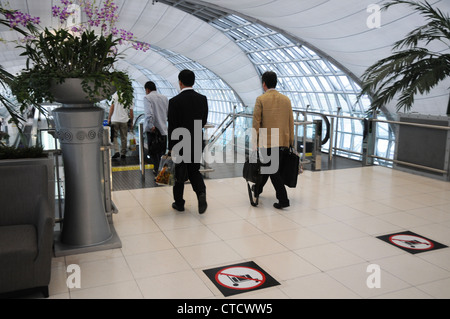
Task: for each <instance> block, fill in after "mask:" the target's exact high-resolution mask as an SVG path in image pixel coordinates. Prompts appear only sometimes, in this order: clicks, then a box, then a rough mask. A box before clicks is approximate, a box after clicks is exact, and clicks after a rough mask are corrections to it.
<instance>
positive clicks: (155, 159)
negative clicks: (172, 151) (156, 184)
mask: <svg viewBox="0 0 450 319" xmlns="http://www.w3.org/2000/svg"><path fill="white" fill-rule="evenodd" d="M153 136H154V134H151V133H150V132H147V146H148V155H150V163H151V164H153V169H154V170H155V171H156V172H158V171H159V162H161V156H163V155H164V154H166V148H167V146H166V145H167V135H163V136H162V137H163V139H164V142H163V144H164V146H161V149H160V150H158V152H150V145H151V143H152V137H153Z"/></svg>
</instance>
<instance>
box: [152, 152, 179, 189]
mask: <svg viewBox="0 0 450 319" xmlns="http://www.w3.org/2000/svg"><path fill="white" fill-rule="evenodd" d="M156 183H157V184H161V185H168V186H172V185H173V184H175V163H174V161H173V160H172V157H171V156H168V155H163V156H161V161H160V162H159V172H158V176H156Z"/></svg>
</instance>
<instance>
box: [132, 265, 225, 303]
mask: <svg viewBox="0 0 450 319" xmlns="http://www.w3.org/2000/svg"><path fill="white" fill-rule="evenodd" d="M186 263H188V262H187V261H186ZM188 264H189V263H188ZM186 271H191V272H192V273H194V274H195V276H196V278H197V279H198V280H199V281H200V282H201V283H202V284H203V285H204V286H205V288H206V289H208V291H209V292H210V293H211V295H212V296H216V295H215V293H214V291H212V290H211V289H210V288H209V286H208V285H207V284H206V282H205V281H204V280H203V279H202V278H201V277H200V276H199V274H198V273H197V271H196V269H195V268H193V267H191V268H190V269H183V270H177V271H172V272H168V273H161V274H154V275H149V276H145V277H139V278H136V285H137V286H138V288H139V290H140V291H141V294H142V297H143V298H144V299H146V298H145V296H144V293H143V292H142V290H141V286H140V285H139V283H138V282H137V281H141V280H148V279H152V278H153V279H155V278H158V277H163V276H171V275H175V274H179V273H183V272H186ZM188 299H189V298H188Z"/></svg>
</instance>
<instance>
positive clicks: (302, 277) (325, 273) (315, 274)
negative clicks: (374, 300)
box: [280, 269, 366, 299]
mask: <svg viewBox="0 0 450 319" xmlns="http://www.w3.org/2000/svg"><path fill="white" fill-rule="evenodd" d="M318 274H321V275H324V276H327V277H328V278H329V279H330V280H332V281H335V282H336V283H338V284H339V285H341V286H343V287H344V288H346V289H348V290H349V291H351V292H352V293H354V294H355V295H357V296H358V297H360V298H361V299H366V298H364V297H362V296H361V295H360V294H358V293H357V292H355V291H354V290H353V289H351V288H350V287H347V286H346V285H345V284H343V283H342V282H340V281H339V280H337V279H336V278H334V277H333V276H331V275H330V274H329V273H327V271H324V270H322V269H319V272H317V273H312V274H306V275H302V276H298V277H296V278H294V279H288V280H284V282H285V283H288V282H289V281H294V280H298V279H304V278H308V277H313V276H317V275H318ZM283 288H284V287H281V288H280V289H283ZM306 298H308V297H306ZM291 299H292V298H291ZM333 299H335V298H333Z"/></svg>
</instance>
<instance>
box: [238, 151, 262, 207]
mask: <svg viewBox="0 0 450 319" xmlns="http://www.w3.org/2000/svg"><path fill="white" fill-rule="evenodd" d="M242 176H243V177H244V178H245V180H246V181H247V191H248V196H249V199H250V204H251V205H252V206H255V207H256V206H258V201H259V193H258V189H259V186H260V185H261V183H262V175H261V161H260V160H259V156H256V159H255V158H247V160H246V161H245V163H244V168H243V172H242ZM250 183H253V184H254V185H253V187H254V193H253V191H252V186H250Z"/></svg>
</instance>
